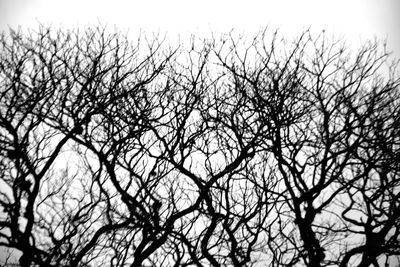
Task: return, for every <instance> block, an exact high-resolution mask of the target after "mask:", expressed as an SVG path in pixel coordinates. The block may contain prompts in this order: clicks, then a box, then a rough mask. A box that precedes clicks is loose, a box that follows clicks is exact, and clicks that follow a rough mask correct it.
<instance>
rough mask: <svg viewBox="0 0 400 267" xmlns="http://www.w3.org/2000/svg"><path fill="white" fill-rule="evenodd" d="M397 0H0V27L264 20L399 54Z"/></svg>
mask: <svg viewBox="0 0 400 267" xmlns="http://www.w3.org/2000/svg"><path fill="white" fill-rule="evenodd" d="M399 10H400V1H399V0H275V1H273V0H263V1H261V0H245V1H234V0H230V1H228V0H203V1H190V0H170V1H168V0H147V1H146V0H142V1H135V0H112V1H111V0H110V1H107V0H86V1H85V0H69V1H61V0H0V22H1V28H2V29H4V27H6V26H7V25H10V26H13V27H15V26H17V25H22V26H24V27H35V26H36V25H37V23H38V22H41V23H44V24H46V25H48V24H51V25H52V26H63V27H71V26H85V25H88V24H91V25H93V24H96V23H97V22H98V21H101V22H102V23H104V24H107V25H111V26H114V25H116V26H118V28H120V29H123V30H124V29H129V32H130V33H135V31H139V30H143V31H145V32H147V33H151V32H166V31H167V32H168V34H169V35H173V34H181V35H185V34H190V33H194V34H204V35H207V34H209V33H210V32H211V31H212V32H227V31H229V30H231V29H235V30H236V31H239V32H245V33H249V34H251V33H255V32H257V31H258V30H260V28H262V27H265V26H267V25H268V26H270V27H272V28H278V27H279V28H280V29H281V30H282V32H283V33H286V34H287V35H290V34H294V35H298V34H299V33H300V32H301V31H302V30H303V29H305V28H308V27H309V26H311V29H312V30H313V31H316V32H318V31H320V30H322V29H325V30H326V31H327V32H328V33H332V34H334V35H335V36H337V37H343V38H345V39H346V40H347V41H348V42H349V43H351V44H355V45H359V44H361V43H363V42H364V41H365V39H367V38H373V37H378V38H381V39H384V38H387V40H388V48H389V49H391V50H395V51H396V55H398V57H399V56H400V16H399V15H400V14H399V13H400V11H399Z"/></svg>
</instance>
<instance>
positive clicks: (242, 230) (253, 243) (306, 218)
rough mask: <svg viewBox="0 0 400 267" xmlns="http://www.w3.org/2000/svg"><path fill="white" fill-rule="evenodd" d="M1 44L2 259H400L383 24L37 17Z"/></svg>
mask: <svg viewBox="0 0 400 267" xmlns="http://www.w3.org/2000/svg"><path fill="white" fill-rule="evenodd" d="M0 46H1V48H0V51H1V54H0V143H1V146H0V184H1V187H0V188H1V189H0V209H1V211H0V246H1V247H4V248H6V249H7V251H8V252H7V253H8V254H7V255H5V256H4V260H3V263H4V265H6V264H9V263H10V262H12V257H11V256H10V255H11V254H14V256H13V257H18V259H17V260H16V261H18V262H19V264H20V265H21V266H103V265H104V266H129V265H130V266H264V265H269V266H295V265H297V266H315V267H316V266H338V265H339V266H369V265H372V266H382V265H385V264H386V265H389V264H393V263H395V262H397V261H398V259H399V256H400V243H399V241H398V240H399V239H400V98H399V97H400V96H399V93H400V92H399V84H400V79H399V71H398V69H397V63H396V62H393V63H392V62H390V57H389V54H388V53H387V52H386V51H385V50H384V49H383V48H381V47H380V44H379V42H370V43H367V44H365V45H364V47H362V48H361V49H360V50H359V51H358V52H352V51H350V49H348V48H346V47H345V46H344V44H343V43H341V42H336V41H335V40H329V39H328V38H327V37H326V36H325V35H324V34H322V35H319V36H317V37H316V38H314V37H313V35H312V34H310V33H309V32H304V33H303V34H302V35H301V36H300V37H299V38H298V39H295V40H294V41H293V42H292V43H289V42H288V41H286V40H280V37H279V36H278V34H276V33H275V34H272V35H269V34H267V32H266V31H264V32H260V33H259V34H258V35H257V36H256V37H255V38H253V39H251V40H250V41H248V40H246V39H245V38H243V37H240V36H235V35H234V34H229V35H224V36H221V39H220V40H217V39H211V40H203V41H196V40H192V41H191V43H190V44H189V45H188V46H187V47H186V46H184V45H181V46H177V47H168V46H167V45H166V44H165V42H163V41H162V40H161V39H160V38H158V37H157V36H156V37H154V38H152V39H148V38H139V39H138V41H137V42H136V43H132V42H130V41H129V38H128V37H127V36H125V35H123V34H121V33H118V32H117V33H109V32H107V30H106V29H104V28H101V27H98V28H92V29H90V28H89V29H86V30H84V31H81V32H79V31H69V32H67V31H62V30H59V31H52V30H50V29H46V28H44V27H41V28H39V31H38V32H27V33H23V32H16V31H13V30H10V31H9V32H8V33H3V34H2V36H1V39H0ZM188 47H190V49H188Z"/></svg>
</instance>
